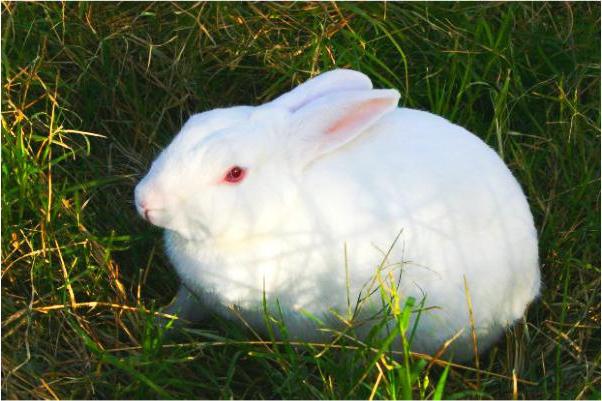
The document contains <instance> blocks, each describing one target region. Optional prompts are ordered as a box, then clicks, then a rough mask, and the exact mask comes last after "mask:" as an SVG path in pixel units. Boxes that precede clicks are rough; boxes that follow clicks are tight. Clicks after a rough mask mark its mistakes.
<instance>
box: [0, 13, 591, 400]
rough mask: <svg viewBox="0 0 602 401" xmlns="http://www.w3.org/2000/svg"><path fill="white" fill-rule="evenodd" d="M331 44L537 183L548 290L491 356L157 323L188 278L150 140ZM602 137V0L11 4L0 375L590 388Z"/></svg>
mask: <svg viewBox="0 0 602 401" xmlns="http://www.w3.org/2000/svg"><path fill="white" fill-rule="evenodd" d="M335 66H337V67H349V68H354V69H359V70H361V71H363V72H365V73H367V74H368V75H370V76H371V77H372V79H373V81H374V82H375V83H376V86H378V87H395V88H397V89H399V90H400V92H401V94H402V100H401V102H402V104H403V105H405V106H408V107H414V108H420V109H425V110H429V111H432V112H435V113H438V114H441V115H443V116H445V117H447V118H448V119H450V120H452V121H454V122H456V123H458V124H460V125H462V126H465V127H467V128H468V129H469V130H471V131H473V132H475V133H477V134H478V135H480V136H481V137H482V138H483V139H484V140H486V141H487V142H488V143H489V144H490V145H491V146H492V147H493V148H495V149H496V150H497V151H498V153H499V154H500V155H501V156H502V157H503V158H504V160H505V161H506V163H507V164H508V165H509V166H510V168H511V169H512V171H513V172H514V174H515V175H516V177H517V178H518V179H519V181H520V183H521V184H522V186H523V188H524V190H525V191H526V193H527V195H528V198H529V202H530V205H531V208H532V210H533V213H534V215H535V220H536V225H537V227H538V229H539V235H540V255H541V262H542V272H543V282H544V289H543V292H542V296H541V298H540V299H539V300H538V302H536V303H535V304H534V305H533V306H532V307H531V308H530V310H529V312H528V316H527V320H526V322H527V323H526V324H525V325H524V327H521V326H518V327H517V328H516V329H515V330H514V331H512V332H509V334H508V336H507V338H506V340H505V341H501V342H500V343H499V344H498V345H497V346H496V347H494V348H493V349H492V350H491V351H490V352H489V353H488V354H487V355H485V356H484V357H483V358H482V359H481V361H480V370H481V372H475V371H474V369H472V370H471V369H467V368H464V367H458V366H451V367H444V366H443V367H442V366H437V365H431V364H429V363H428V361H427V360H423V359H421V358H405V359H404V358H402V359H393V358H392V355H391V353H390V352H389V351H388V349H387V347H386V343H385V342H384V341H383V340H382V339H381V340H378V339H376V338H374V339H373V340H372V341H369V344H367V345H358V343H357V341H354V340H353V339H342V340H341V341H340V342H339V343H337V344H336V346H333V347H324V345H320V344H313V345H312V344H305V345H297V346H293V345H291V344H289V343H287V342H277V341H273V340H272V339H270V338H267V339H264V341H258V340H257V338H256V337H255V336H254V335H253V334H252V333H250V332H249V331H248V330H247V329H245V327H244V325H240V324H235V323H231V322H226V321H222V320H220V319H218V318H213V319H212V320H211V321H210V322H207V323H206V324H205V325H203V326H200V327H195V328H193V329H190V330H188V331H187V332H186V333H181V334H180V335H179V336H176V337H174V336H171V335H165V332H164V331H163V330H162V329H159V328H157V327H156V326H155V325H153V323H152V322H153V312H154V311H156V310H157V309H158V307H160V306H162V305H164V304H166V303H167V302H169V300H170V299H171V297H172V296H173V294H174V293H175V290H176V286H177V281H176V277H175V274H174V272H173V271H172V270H171V268H170V266H169V264H168V262H167V260H166V258H165V256H164V254H163V251H162V245H161V237H160V231H159V230H157V229H153V228H151V227H149V226H148V225H147V224H145V223H144V222H143V221H141V219H139V218H138V217H137V216H136V213H135V210H134V207H133V203H132V190H133V187H134V185H135V184H136V182H137V180H138V179H139V178H140V177H141V174H143V173H144V172H145V170H146V168H147V167H148V165H149V163H150V161H151V160H152V159H153V157H154V156H155V155H156V154H157V152H158V151H159V150H160V149H161V148H162V147H163V146H165V145H166V144H167V143H168V142H169V141H170V139H171V137H172V135H173V134H174V133H175V132H177V131H178V128H179V127H180V126H181V125H182V123H183V122H184V121H185V120H186V118H187V117H188V116H189V115H190V114H192V113H194V112H198V111H202V110H207V109H210V108H214V107H218V106H230V105H234V104H259V103H261V102H263V101H266V100H269V99H271V98H272V97H274V96H275V95H277V94H278V93H281V92H283V91H285V90H288V89H289V88H291V87H292V86H294V85H296V84H298V83H300V82H302V81H303V80H305V79H307V78H308V77H310V76H312V75H314V74H317V73H319V72H321V71H325V70H328V69H330V68H333V67H335ZM599 149H600V4H599V3H594V2H591V3H504V4H499V3H484V4H481V3H462V4H460V3H426V4H425V3H386V4H384V3H369V4H367V3H366V4H364V3H297V4H292V3H261V4H258V3H246V4H238V3H236V4H231V3H198V4H195V3H156V4H155V3H105V4H100V3H64V4H59V3H5V2H3V3H2V194H1V196H2V214H1V217H2V228H1V234H2V241H1V243H2V397H3V398H11V399H12V398H14V399H17V398H19V399H22V398H371V397H374V398H410V397H412V398H435V399H437V398H441V397H446V398H483V399H489V398H528V399H550V398H566V399H588V398H590V399H600V390H599V389H600V155H599ZM401 306H402V308H401V311H400V312H399V313H398V314H396V315H394V316H393V317H394V318H396V319H398V320H399V322H400V323H403V311H404V310H405V311H407V307H406V308H405V309H404V308H403V305H401ZM403 329H404V328H403V327H402V330H403ZM405 329H406V330H407V327H406V328H405ZM521 330H522V331H524V332H525V333H524V334H522V335H521V334H520V332H521ZM168 333H169V331H168ZM370 347H372V348H370ZM513 378H516V379H521V380H513Z"/></svg>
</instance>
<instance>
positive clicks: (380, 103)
mask: <svg viewBox="0 0 602 401" xmlns="http://www.w3.org/2000/svg"><path fill="white" fill-rule="evenodd" d="M390 105H391V99H388V98H385V99H371V100H368V101H365V102H363V103H360V104H359V105H358V107H356V108H353V109H352V110H349V112H347V113H345V115H344V116H343V117H342V118H340V119H338V120H336V121H334V122H333V124H332V125H330V126H329V127H328V128H326V131H325V132H326V134H328V135H337V134H339V133H342V132H349V131H354V130H355V129H356V128H359V127H360V126H362V125H364V124H366V122H368V121H369V120H370V119H372V118H373V117H374V116H375V115H377V114H380V112H381V111H382V110H383V109H385V108H387V107H388V106H390Z"/></svg>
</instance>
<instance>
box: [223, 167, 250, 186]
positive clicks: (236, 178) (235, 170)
mask: <svg viewBox="0 0 602 401" xmlns="http://www.w3.org/2000/svg"><path fill="white" fill-rule="evenodd" d="M245 174H246V170H245V169H244V168H242V167H239V166H234V167H232V168H231V169H230V170H228V173H227V174H226V176H225V177H224V181H225V182H229V183H233V184H235V183H237V182H240V181H242V179H243V178H245Z"/></svg>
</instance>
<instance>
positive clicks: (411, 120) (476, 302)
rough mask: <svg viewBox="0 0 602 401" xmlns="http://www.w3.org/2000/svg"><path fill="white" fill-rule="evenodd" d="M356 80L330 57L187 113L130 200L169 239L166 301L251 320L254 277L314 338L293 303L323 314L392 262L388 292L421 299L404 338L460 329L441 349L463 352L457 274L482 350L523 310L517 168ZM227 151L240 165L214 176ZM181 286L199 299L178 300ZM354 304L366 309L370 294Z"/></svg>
mask: <svg viewBox="0 0 602 401" xmlns="http://www.w3.org/2000/svg"><path fill="white" fill-rule="evenodd" d="M368 82H369V79H367V77H365V76H364V75H362V74H361V73H358V72H355V71H347V70H335V71H331V72H329V73H326V74H322V75H321V76H319V77H317V78H315V79H313V80H310V81H308V82H306V83H305V84H304V85H301V86H300V87H298V88H297V89H295V90H293V91H291V92H289V93H288V94H285V95H283V97H281V98H279V99H276V100H275V101H274V102H272V103H268V104H266V105H263V106H259V107H254V108H253V107H237V108H232V109H219V110H213V111H209V112H206V113H202V114H200V115H197V116H193V117H192V118H191V119H190V120H189V121H188V122H187V123H186V125H185V126H184V127H183V129H182V131H181V132H180V133H179V134H178V135H177V136H176V138H175V139H174V141H173V142H172V144H170V146H169V147H167V148H166V149H165V151H164V152H163V153H162V154H161V155H160V156H159V158H158V159H157V160H156V161H155V163H154V164H153V167H152V168H151V170H150V172H149V174H148V175H147V176H146V177H145V178H144V179H143V181H142V182H141V183H140V184H139V185H138V187H137V188H136V201H137V205H138V208H139V210H141V209H142V208H141V206H140V204H141V203H143V202H145V204H146V206H147V209H152V210H151V211H150V212H149V214H148V216H149V218H150V220H151V222H152V223H153V224H156V225H159V226H162V227H165V228H167V230H166V231H165V240H166V244H167V253H168V255H169V257H170V260H171V261H172V263H173V264H174V266H175V268H176V271H177V272H178V275H179V276H180V279H181V280H182V283H183V284H184V286H185V288H186V289H188V290H182V291H181V292H180V293H181V294H180V296H179V297H178V301H177V302H176V305H177V307H178V308H179V312H181V313H182V315H183V316H184V317H188V318H199V317H200V316H201V315H202V310H201V309H203V310H205V309H209V310H214V311H216V312H218V313H222V314H224V315H229V314H230V313H231V312H230V309H229V308H227V307H228V306H231V305H236V306H237V308H238V310H239V313H240V314H242V316H243V317H244V318H245V319H246V320H248V322H249V323H250V324H252V325H253V326H255V327H257V328H260V327H261V326H262V325H263V317H262V314H261V311H262V300H263V294H264V291H265V295H266V297H267V300H268V303H269V304H270V305H274V304H275V303H276V300H277V301H278V302H279V304H280V308H281V309H282V310H283V312H284V318H285V323H286V324H287V327H288V332H289V335H291V336H292V337H293V338H301V339H306V340H317V339H320V338H321V335H320V334H319V332H318V331H317V330H315V329H314V328H313V326H312V324H311V323H310V321H309V320H308V319H306V318H303V317H302V315H301V314H300V313H299V312H300V311H302V310H304V311H307V312H309V313H311V314H313V315H315V316H316V317H319V318H321V319H325V320H326V321H333V320H334V319H333V318H332V316H331V312H330V311H331V310H336V311H338V312H339V313H341V314H342V315H346V314H347V313H348V312H349V311H348V304H349V302H348V296H347V294H349V295H350V303H351V305H352V306H353V304H354V303H355V301H356V300H357V299H358V296H359V295H360V294H363V295H365V294H366V293H367V292H368V291H369V289H370V288H368V287H366V284H369V283H370V282H371V280H373V279H374V277H375V276H376V275H380V276H381V277H384V278H386V277H387V275H388V274H389V272H391V273H392V274H393V276H394V277H395V278H399V276H400V275H401V279H400V285H399V288H398V291H399V294H400V295H401V296H402V298H404V297H406V296H413V297H414V298H416V299H417V300H418V301H421V300H422V299H424V301H425V307H433V308H431V309H428V310H427V311H424V312H422V314H421V316H420V319H419V325H418V329H417V332H416V335H415V337H414V343H413V347H412V348H413V349H414V350H415V351H419V352H427V353H433V352H435V351H436V350H437V349H438V348H439V347H440V346H441V345H442V343H443V342H444V341H445V340H447V339H449V338H450V337H452V336H453V335H454V334H456V333H457V332H458V331H459V330H464V331H463V334H462V335H461V336H460V337H459V339H458V340H457V341H456V342H455V348H454V352H455V359H456V360H461V359H466V358H469V357H470V356H471V355H472V339H471V327H470V321H469V312H468V307H467V299H466V293H465V288H464V280H465V279H466V282H467V284H468V291H469V293H470V296H471V299H472V305H473V312H474V322H475V326H476V330H477V334H478V338H479V343H478V344H479V348H480V349H481V350H482V349H485V348H486V347H487V346H488V345H490V344H491V343H492V342H493V341H495V340H496V339H497V338H498V337H499V336H500V334H501V333H502V332H503V329H504V327H506V326H508V325H510V324H512V323H513V322H514V321H515V320H516V319H518V318H520V317H521V316H522V315H523V313H524V311H525V308H526V307H527V305H528V304H529V303H530V302H531V301H532V300H533V299H534V298H535V297H536V296H537V294H538V292H539V286H540V273H539V265H538V251H537V233H536V230H535V228H534V224H533V218H532V215H531V213H530V211H529V206H528V204H527V200H526V198H525V195H524V194H523V192H522V190H521V188H520V186H519V185H518V183H517V181H516V180H515V179H514V177H513V176H512V174H511V173H510V171H509V170H508V168H507V167H506V166H505V165H504V163H503V162H502V160H501V159H500V158H499V157H498V155H497V154H496V153H495V152H494V151H493V150H492V149H490V148H489V147H488V146H487V145H486V144H485V143H483V142H482V141H481V140H480V139H479V138H477V137H476V136H475V135H473V134H471V133H470V132H468V131H466V130H465V129H463V128H461V127H459V126H457V125H454V124H452V123H450V122H449V121H447V120H445V119H443V118H441V117H438V116H435V115H433V114H430V113H427V112H423V111H417V110H411V109H406V108H395V106H396V104H397V100H398V97H399V94H398V93H397V92H396V91H392V90H372V89H371V84H368ZM318 88H322V90H318ZM374 99H376V100H374ZM370 101H372V103H369V102H370ZM362 110H364V114H365V115H362ZM341 119H343V120H341ZM354 119H355V120H354ZM337 121H344V122H345V124H337V123H336V122H337ZM349 121H351V123H349V124H347V123H348V122H349ZM333 127H334V128H336V129H335V131H336V132H335V134H332V133H329V134H325V133H326V132H331V131H332V128H333ZM341 127H342V128H341ZM328 130H331V131H328ZM337 130H338V131H337ZM233 165H239V166H242V167H245V168H247V169H248V170H247V176H246V178H245V179H244V180H243V181H242V182H240V183H239V184H237V185H232V184H225V183H220V179H221V178H222V177H223V176H224V174H225V173H226V172H227V171H228V169H229V168H230V167H231V166H233ZM149 205H150V206H149ZM141 213H142V210H141ZM400 233H401V234H400ZM397 235H399V239H398V240H397V242H395V244H394V245H393V242H394V240H395V238H396V237H397ZM392 245H393V247H392V250H391V252H390V254H389V255H388V257H387V258H386V261H385V263H382V262H383V258H384V257H385V254H386V252H387V250H388V249H389V248H390V247H391V246H392ZM345 248H346V255H347V256H346V257H345ZM381 263H382V265H383V267H382V268H381V269H380V270H379V269H378V266H379V265H381ZM346 266H347V270H348V277H349V278H348V280H347V278H346V277H347V275H346ZM377 270H379V271H377ZM188 291H192V292H193V293H194V294H195V297H198V298H199V300H200V304H201V305H202V306H201V305H199V304H198V303H193V302H188V303H187V302H185V301H183V295H182V294H187V295H188V296H189V294H188ZM362 305H363V309H362V310H363V311H364V312H363V314H362V316H363V317H366V316H369V315H370V312H371V311H372V312H373V311H375V310H376V309H378V308H379V307H380V305H381V304H380V294H379V293H378V292H377V293H375V294H374V295H373V296H372V297H369V298H367V299H366V300H364V302H363V303H362ZM333 324H334V323H333Z"/></svg>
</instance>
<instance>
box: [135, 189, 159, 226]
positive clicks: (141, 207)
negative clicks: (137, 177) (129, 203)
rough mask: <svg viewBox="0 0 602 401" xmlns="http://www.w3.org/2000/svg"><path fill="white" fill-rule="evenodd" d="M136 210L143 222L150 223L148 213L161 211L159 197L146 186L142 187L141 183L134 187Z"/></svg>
mask: <svg viewBox="0 0 602 401" xmlns="http://www.w3.org/2000/svg"><path fill="white" fill-rule="evenodd" d="M134 197H135V203H136V210H137V211H138V213H139V214H140V216H142V217H143V218H144V219H145V220H147V221H148V222H150V223H152V221H151V219H150V212H152V211H153V210H160V209H163V200H162V199H161V195H160V194H159V193H158V192H157V191H154V190H152V188H149V187H148V185H144V183H143V182H141V183H140V184H138V185H137V186H136V189H135V191H134Z"/></svg>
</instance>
